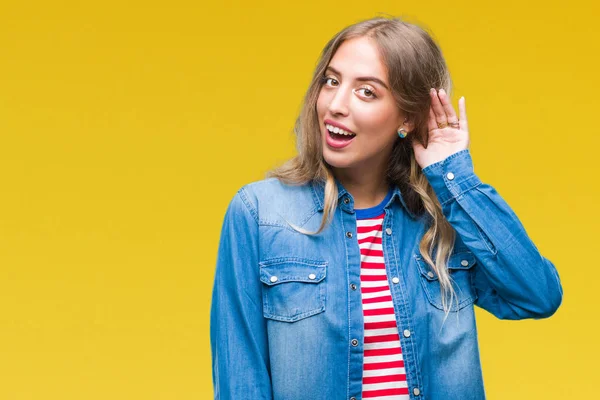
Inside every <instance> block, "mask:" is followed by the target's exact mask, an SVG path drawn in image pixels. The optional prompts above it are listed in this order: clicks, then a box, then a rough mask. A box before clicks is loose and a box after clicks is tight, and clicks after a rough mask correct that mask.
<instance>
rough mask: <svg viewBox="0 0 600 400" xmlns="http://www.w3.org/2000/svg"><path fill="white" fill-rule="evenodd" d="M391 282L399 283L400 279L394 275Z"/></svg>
mask: <svg viewBox="0 0 600 400" xmlns="http://www.w3.org/2000/svg"><path fill="white" fill-rule="evenodd" d="M392 282H394V283H399V282H400V279H399V278H398V277H397V276H395V277H393V278H392Z"/></svg>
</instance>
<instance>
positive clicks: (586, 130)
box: [0, 0, 600, 400]
mask: <svg viewBox="0 0 600 400" xmlns="http://www.w3.org/2000/svg"><path fill="white" fill-rule="evenodd" d="M381 13H385V14H389V15H398V16H405V17H406V18H407V19H408V20H409V21H410V22H417V23H420V24H421V25H423V26H425V27H427V29H429V30H431V31H432V32H433V34H434V37H435V38H436V39H437V40H438V42H439V43H440V45H441V47H442V50H443V52H444V55H445V57H446V60H447V62H448V64H449V67H450V71H451V73H452V77H453V80H454V83H455V91H454V94H453V98H454V104H455V105H456V102H457V99H458V98H459V97H460V96H465V98H466V103H467V114H468V117H469V127H470V137H471V146H470V149H471V153H472V155H473V159H474V165H475V171H476V173H477V174H478V176H479V177H480V178H481V179H482V180H483V181H484V182H486V183H489V184H491V185H492V186H494V187H495V188H496V189H497V190H498V192H499V193H500V194H501V195H502V196H503V198H504V199H505V200H506V201H507V202H508V203H509V204H510V205H511V207H512V208H513V210H514V211H515V212H516V213H517V215H518V216H519V218H520V219H521V221H522V222H523V224H524V225H525V227H526V229H527V231H528V233H529V235H530V237H531V238H532V239H533V240H534V242H535V243H536V245H537V246H538V248H539V249H540V251H541V252H542V254H544V255H545V256H546V257H548V258H549V259H550V260H552V261H553V262H554V263H555V265H556V266H557V268H558V271H559V273H560V276H561V278H562V283H563V288H564V301H563V304H562V306H561V308H560V309H559V310H558V312H557V313H556V314H555V315H554V316H553V317H551V318H550V319H546V320H537V321H535V320H524V321H501V320H497V319H495V317H493V316H491V315H490V314H488V313H487V312H485V311H483V310H481V309H477V311H476V313H477V318H478V327H479V340H480V348H481V356H482V367H483V372H484V380H485V384H486V390H487V393H488V397H489V398H490V399H566V398H575V397H576V398H583V399H591V398H597V397H596V396H597V392H598V389H597V384H598V373H597V371H598V368H597V363H596V359H597V358H598V357H600V349H599V345H598V340H597V337H598V333H597V331H596V329H597V327H598V323H597V320H598V317H599V316H600V315H599V312H598V305H597V304H598V300H597V299H598V297H597V296H596V295H597V294H598V292H599V291H600V288H599V283H600V282H599V278H598V273H597V269H596V268H597V264H598V262H597V258H598V257H597V253H596V251H597V249H598V244H597V238H598V227H599V217H598V210H597V207H598V199H599V195H600V189H599V187H598V182H599V178H598V176H599V172H600V170H599V168H598V155H597V154H598V146H599V145H600V141H599V140H598V134H599V133H598V118H597V115H598V108H599V107H600V102H599V101H598V99H597V98H598V93H599V89H600V86H599V83H598V45H597V43H598V41H599V40H600V30H599V25H600V24H599V23H598V16H599V15H598V12H597V11H596V10H594V9H593V8H592V7H591V2H590V3H589V5H588V3H584V2H581V1H569V2H564V3H563V2H560V3H559V2H551V1H543V2H542V1H534V2H525V1H514V0H511V1H504V2H489V3H488V2H475V1H470V2H466V1H452V2H445V1H439V0H431V1H427V2H420V1H413V2H401V1H354V0H352V1H346V2H339V1H336V2H332V1H330V2H321V1H320V2H317V1H306V2H297V3H288V4H285V3H283V2H280V1H258V2H256V1H255V2H243V1H223V2H214V3H211V4H203V3H202V2H201V1H179V0H172V1H169V2H154V1H144V2H141V1H135V2H133V1H130V2H122V1H118V2H117V1H112V0H109V1H103V2H75V1H73V2H63V1H59V0H57V1H53V2H50V1H45V2H42V1H31V2H26V1H7V0H3V1H2V2H1V3H0V51H1V53H0V171H2V172H1V179H0V399H1V400H5V399H6V400H26V399H27V400H29V399H35V400H53V399H57V400H59V399H60V400H70V399H77V400H81V399H86V400H87V399H90V400H92V399H115V400H116V399H144V400H151V399H152V400H154V399H169V400H170V399H208V398H211V397H212V381H211V359H210V344H209V306H210V296H211V290H212V283H213V276H214V267H215V259H216V250H217V244H218V240H219V237H218V235H219V233H220V228H221V223H222V220H223V215H224V212H225V209H226V207H227V204H228V202H229V200H230V199H231V198H232V196H233V195H234V193H235V192H236V191H237V189H239V188H240V187H241V186H242V185H243V184H245V183H248V182H251V181H254V180H258V179H262V178H263V176H264V173H265V172H266V171H267V170H268V169H270V168H271V167H273V166H275V165H277V164H278V163H281V162H282V161H284V160H285V159H287V158H289V157H291V156H292V155H293V154H294V151H295V149H294V140H293V135H292V128H293V124H294V121H295V118H296V115H297V113H298V111H299V109H300V104H301V101H302V97H303V95H304V91H305V89H306V88H307V86H308V83H309V80H310V78H311V74H312V71H313V68H314V66H315V63H316V61H317V58H318V56H319V53H320V51H321V49H322V48H323V46H324V45H325V43H326V42H327V41H328V40H329V38H330V37H331V36H332V35H334V34H335V33H336V32H337V31H339V30H340V29H342V28H343V27H345V26H346V25H349V24H351V23H354V22H356V21H358V20H361V19H365V18H369V17H373V16H376V15H378V14H381Z"/></svg>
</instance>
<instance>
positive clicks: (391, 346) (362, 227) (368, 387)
mask: <svg viewBox="0 0 600 400" xmlns="http://www.w3.org/2000/svg"><path fill="white" fill-rule="evenodd" d="M384 216H385V213H382V214H380V215H379V216H377V217H373V218H364V219H357V220H356V224H357V234H358V235H357V239H358V246H359V247H360V259H361V260H360V261H361V263H360V264H361V265H360V283H361V284H360V286H361V295H362V304H363V314H364V320H365V336H364V362H363V385H362V398H363V399H369V400H408V399H409V398H410V397H409V395H408V384H407V382H406V371H405V370H404V360H403V358H402V349H401V347H400V335H399V333H398V326H397V325H396V318H395V314H394V304H393V303H392V295H391V293H390V285H389V283H388V277H387V274H386V269H385V264H384V258H383V248H382V245H381V237H382V226H383V217H384Z"/></svg>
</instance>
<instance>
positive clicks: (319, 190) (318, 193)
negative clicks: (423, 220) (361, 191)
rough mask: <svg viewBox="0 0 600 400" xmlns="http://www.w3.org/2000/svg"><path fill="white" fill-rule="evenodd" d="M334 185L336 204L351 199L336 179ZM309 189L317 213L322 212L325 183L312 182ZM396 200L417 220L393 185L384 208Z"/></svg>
mask: <svg viewBox="0 0 600 400" xmlns="http://www.w3.org/2000/svg"><path fill="white" fill-rule="evenodd" d="M335 183H336V185H337V188H338V204H340V202H341V199H342V198H343V197H344V196H345V195H348V197H349V198H351V199H352V195H351V194H350V193H349V192H348V191H347V190H346V188H344V186H343V185H342V184H341V183H340V182H339V181H338V180H337V179H336V180H335ZM310 187H311V189H312V194H313V199H314V201H315V206H316V207H317V209H318V210H319V211H323V208H324V205H325V182H323V181H317V180H313V181H312V182H311V184H310ZM396 200H397V201H399V202H400V204H401V205H402V207H403V208H404V210H405V211H406V213H407V214H408V215H410V217H411V218H413V219H417V218H418V216H417V215H415V214H414V213H413V212H412V211H410V210H409V209H408V206H407V205H406V202H405V201H404V198H403V197H402V193H401V192H400V189H399V188H398V186H396V185H394V189H393V193H392V198H391V199H390V201H389V202H388V203H387V204H386V205H385V208H388V207H389V206H390V205H391V204H392V203H393V202H394V201H396ZM342 204H343V203H342Z"/></svg>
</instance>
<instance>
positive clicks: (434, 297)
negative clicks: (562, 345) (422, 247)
mask: <svg viewBox="0 0 600 400" xmlns="http://www.w3.org/2000/svg"><path fill="white" fill-rule="evenodd" d="M423 173H424V174H425V176H426V177H427V179H428V180H429V182H430V184H431V185H432V187H433V189H434V191H435V193H436V195H437V198H438V199H439V201H440V203H441V205H442V209H443V213H444V215H445V217H446V219H447V220H448V221H449V223H450V224H451V225H452V227H453V228H454V229H455V230H456V233H457V234H456V240H455V244H454V249H453V252H452V253H451V256H450V260H449V263H448V269H449V272H450V275H451V277H452V279H453V282H454V288H455V291H456V294H457V296H458V299H457V301H454V303H453V307H452V308H451V312H450V314H449V316H448V318H447V319H446V320H445V321H444V316H445V313H444V311H443V308H442V301H441V298H442V297H441V294H440V284H439V282H438V279H437V276H436V275H435V274H432V273H429V272H430V268H429V266H428V265H427V263H425V261H424V260H423V258H422V256H421V254H420V252H419V241H420V240H421V238H422V236H423V234H424V232H425V230H426V224H425V218H424V216H421V217H419V216H416V215H414V214H413V213H411V212H410V211H409V210H408V208H407V207H406V204H405V202H404V200H403V198H402V195H401V192H400V190H399V189H398V188H395V189H394V192H393V195H392V197H391V199H390V200H389V201H388V202H387V204H386V205H385V217H384V221H383V232H384V233H383V239H382V245H383V253H384V260H385V266H386V269H387V275H388V281H389V282H390V290H391V294H392V299H393V304H394V309H395V314H396V323H397V326H398V330H399V332H400V343H401V347H402V356H403V359H404V363H405V369H406V379H407V382H408V387H409V394H410V398H411V399H414V400H424V399H428V400H438V399H439V400H442V399H443V400H448V399H460V400H463V399H465V400H467V399H474V400H479V399H484V398H485V391H484V385H483V378H482V371H481V364H480V358H479V348H478V341H477V329H476V324H475V313H474V306H475V305H477V306H479V307H481V308H483V309H485V310H487V311H488V312H490V313H492V314H493V315H495V316H496V317H498V318H501V319H510V320H517V319H524V318H533V319H540V318H546V317H549V316H551V315H552V314H553V313H554V312H555V311H556V310H557V309H558V307H559V306H560V304H561V302H562V286H561V283H560V278H559V276H558V273H557V271H556V269H555V267H554V265H553V264H552V262H551V261H549V260H548V259H547V258H545V257H543V256H542V255H541V254H540V252H539V251H538V249H537V247H536V246H535V245H534V243H533V242H532V241H531V239H530V238H529V237H528V235H527V233H526V231H525V229H524V227H523V225H522V224H521V223H520V221H519V219H518V218H517V216H516V215H515V213H514V212H513V211H512V210H511V209H510V207H509V206H508V204H507V203H506V202H505V201H504V200H503V199H502V198H501V197H500V195H499V194H498V193H497V192H496V191H495V190H494V188H493V187H492V186H490V185H487V184H485V183H482V182H481V180H480V179H479V178H478V177H477V175H475V174H474V172H473V164H472V159H471V155H470V153H469V150H468V149H465V150H461V151H459V152H457V153H454V154H452V155H450V156H449V157H447V158H446V159H444V160H442V161H439V162H437V163H435V164H432V165H429V166H427V167H426V168H424V169H423ZM338 188H339V189H340V190H339V201H338V207H337V208H336V210H335V214H334V216H333V220H332V223H331V225H329V226H328V227H327V228H326V229H325V230H324V231H323V232H322V233H320V234H319V235H316V236H309V235H304V234H302V233H299V232H296V231H295V230H294V229H292V228H291V227H290V225H289V224H288V222H291V223H293V224H295V225H296V226H299V227H302V228H304V229H307V230H310V231H316V230H317V229H318V227H319V224H320V222H321V217H322V212H323V205H324V202H323V200H324V188H323V185H322V184H318V183H315V182H313V183H309V184H306V185H302V186H289V185H285V184H283V183H281V182H279V181H278V180H277V179H274V178H271V179H266V180H262V181H258V182H253V183H250V184H248V185H245V186H244V187H242V188H241V189H240V190H239V191H238V192H237V194H236V195H235V197H234V198H233V200H232V201H231V203H230V204H229V208H228V209H227V212H226V215H225V220H224V223H223V227H222V231H221V240H220V244H219V249H218V257H217V266H216V273H215V280H214V287H213V294H212V303H211V312H210V324H211V325H210V338H211V351H212V367H213V385H214V386H213V387H214V395H215V399H221V400H230V399H236V400H241V399H244V400H245V399H251V400H258V399H275V400H304V399H311V400H318V399H323V400H325V399H326V400H358V399H361V390H362V367H363V330H364V327H363V310H362V300H361V291H360V287H359V286H360V250H359V246H358V242H357V237H356V236H357V235H356V232H357V230H356V214H355V212H354V200H353V198H352V196H351V195H350V193H349V192H347V191H346V190H345V189H344V188H343V186H342V185H341V184H339V182H338Z"/></svg>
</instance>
